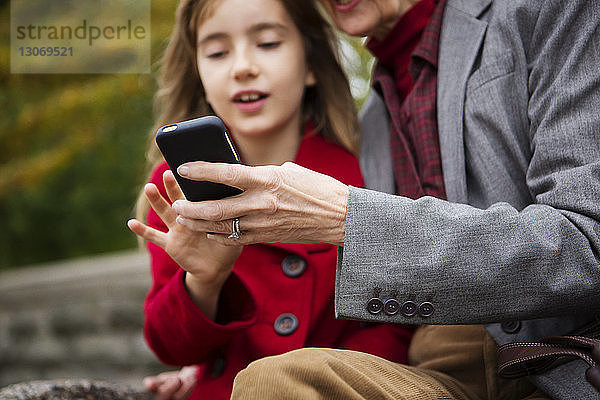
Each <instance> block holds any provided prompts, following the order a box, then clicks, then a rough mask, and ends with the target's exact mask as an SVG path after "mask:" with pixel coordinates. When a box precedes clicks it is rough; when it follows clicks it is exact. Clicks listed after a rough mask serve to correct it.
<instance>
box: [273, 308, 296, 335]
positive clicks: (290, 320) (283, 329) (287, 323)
mask: <svg viewBox="0 0 600 400" xmlns="http://www.w3.org/2000/svg"><path fill="white" fill-rule="evenodd" d="M273 328H275V332H276V333H277V334H278V335H280V336H289V335H291V334H292V333H294V332H295V331H296V329H298V318H296V316H295V315H294V314H291V313H285V314H281V315H280V316H279V317H277V319H276V320H275V322H274V323H273Z"/></svg>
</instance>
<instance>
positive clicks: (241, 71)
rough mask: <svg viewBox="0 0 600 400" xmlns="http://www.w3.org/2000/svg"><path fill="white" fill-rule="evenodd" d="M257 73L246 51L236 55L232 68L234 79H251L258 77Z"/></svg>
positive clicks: (256, 68) (254, 64)
mask: <svg viewBox="0 0 600 400" xmlns="http://www.w3.org/2000/svg"><path fill="white" fill-rule="evenodd" d="M258 72H259V70H258V66H257V65H256V63H255V62H254V60H253V58H252V57H251V56H249V55H248V54H247V52H246V51H241V52H239V54H236V57H235V60H234V63H233V68H232V75H233V78H234V79H248V78H253V77H256V76H257V75H258Z"/></svg>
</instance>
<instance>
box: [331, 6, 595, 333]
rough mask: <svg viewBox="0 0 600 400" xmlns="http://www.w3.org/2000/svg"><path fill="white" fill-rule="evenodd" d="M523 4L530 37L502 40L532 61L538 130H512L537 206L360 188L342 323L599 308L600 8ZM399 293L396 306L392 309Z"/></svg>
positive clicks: (347, 255) (343, 257)
mask: <svg viewBox="0 0 600 400" xmlns="http://www.w3.org/2000/svg"><path fill="white" fill-rule="evenodd" d="M499 3H500V2H499ZM504 3H506V2H504ZM520 3H524V4H525V3H526V2H520ZM527 3H529V2H527ZM533 3H535V5H533ZM513 7H514V6H513ZM534 7H535V8H537V9H535V10H531V9H532V8H534ZM514 9H516V10H517V11H515V14H516V17H517V18H521V19H522V20H521V21H520V23H521V25H520V26H521V27H522V28H523V32H521V33H519V32H516V30H517V29H518V28H519V26H518V24H513V25H511V26H510V28H511V29H506V31H505V32H503V34H506V35H507V37H508V39H507V40H509V41H513V42H515V43H517V41H518V44H514V47H515V48H518V50H519V52H520V51H521V49H522V52H523V53H524V57H525V58H526V61H527V65H528V71H527V73H528V76H527V77H526V79H525V82H526V85H527V88H526V89H527V92H528V93H529V99H528V104H527V117H528V120H529V131H524V132H516V133H514V134H513V135H514V136H516V137H517V138H516V139H515V141H516V140H519V141H521V142H525V143H526V144H525V146H528V147H529V148H528V149H527V150H528V151H530V154H531V156H530V158H529V160H528V162H527V165H525V166H524V167H523V168H524V170H525V172H524V178H523V180H524V182H525V185H526V190H528V191H529V193H528V195H529V196H530V197H531V199H532V201H531V204H529V205H526V206H525V207H522V208H516V207H514V206H513V205H511V204H510V200H511V199H510V198H507V199H506V200H505V201H503V200H502V199H501V198H499V199H498V200H497V201H496V202H494V203H493V204H490V205H489V206H487V207H484V208H476V207H473V206H469V205H465V204H456V203H450V202H448V201H443V200H439V199H434V198H431V197H423V198H421V199H418V200H410V199H407V198H404V197H400V196H392V195H388V194H383V193H378V192H374V191H370V190H366V189H358V188H351V189H350V196H349V200H348V212H347V221H346V236H345V241H344V247H343V249H342V250H340V252H339V253H338V266H337V278H336V314H337V316H339V317H343V318H351V319H364V320H373V321H386V322H397V323H415V324H416V323H429V324H458V323H489V322H500V321H505V320H514V319H533V318H541V317H551V316H561V315H567V314H569V315H588V316H589V315H590V313H592V314H593V313H594V312H597V311H598V310H600V301H598V299H599V298H598V287H600V262H599V258H600V257H599V255H600V223H599V221H600V201H599V199H600V118H599V116H598V115H599V112H598V110H600V68H599V67H598V65H600V56H599V55H600V3H599V2H597V1H588V0H574V1H568V2H567V1H559V0H552V1H545V2H532V5H527V4H525V5H522V7H520V8H518V7H514ZM514 9H513V10H514ZM504 95H506V96H509V95H510V94H506V93H505V94H504ZM457 96H458V94H457ZM504 111H506V112H509V113H510V112H511V110H504ZM513 111H514V110H513ZM482 134H483V133H482ZM468 150H469V151H471V152H477V151H478V150H477V149H468ZM510 162H512V161H506V163H510ZM490 174H491V175H490V176H492V177H493V171H491V172H490ZM392 292H397V294H398V303H399V308H398V311H397V312H395V313H386V312H385V310H384V309H383V308H382V305H383V304H384V303H385V302H386V301H388V300H389V299H391V298H393V297H394V295H392V294H391V293H392ZM373 299H375V300H373Z"/></svg>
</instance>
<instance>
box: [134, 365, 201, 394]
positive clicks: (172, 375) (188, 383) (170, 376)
mask: <svg viewBox="0 0 600 400" xmlns="http://www.w3.org/2000/svg"><path fill="white" fill-rule="evenodd" d="M197 370H198V367H196V366H189V367H183V368H182V369H180V370H179V371H169V372H163V373H161V374H159V375H156V376H148V377H146V378H144V386H145V387H146V389H147V390H148V391H150V392H153V393H156V398H157V400H185V399H187V398H188V397H189V395H190V394H191V393H192V391H193V390H194V387H195V386H196V372H197Z"/></svg>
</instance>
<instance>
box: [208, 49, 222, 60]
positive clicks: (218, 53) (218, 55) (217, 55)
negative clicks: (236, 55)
mask: <svg viewBox="0 0 600 400" xmlns="http://www.w3.org/2000/svg"><path fill="white" fill-rule="evenodd" d="M226 54H227V52H225V51H215V52H212V53H208V54H207V55H206V57H208V58H213V59H219V58H223V57H225V55H226Z"/></svg>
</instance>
